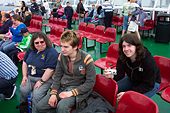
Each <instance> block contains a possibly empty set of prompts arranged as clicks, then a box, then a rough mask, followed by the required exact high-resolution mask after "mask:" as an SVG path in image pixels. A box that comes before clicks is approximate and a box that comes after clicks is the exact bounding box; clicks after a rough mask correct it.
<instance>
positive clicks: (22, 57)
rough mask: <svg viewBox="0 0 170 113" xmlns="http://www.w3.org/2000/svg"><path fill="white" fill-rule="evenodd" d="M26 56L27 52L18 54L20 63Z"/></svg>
mask: <svg viewBox="0 0 170 113" xmlns="http://www.w3.org/2000/svg"><path fill="white" fill-rule="evenodd" d="M24 55H25V52H19V53H18V54H17V57H18V59H19V61H22V60H23V59H24Z"/></svg>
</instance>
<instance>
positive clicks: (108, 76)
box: [104, 68, 114, 79]
mask: <svg viewBox="0 0 170 113" xmlns="http://www.w3.org/2000/svg"><path fill="white" fill-rule="evenodd" d="M104 76H105V77H106V78H111V79H113V78H114V75H113V74H112V73H111V72H110V68H105V70H104Z"/></svg>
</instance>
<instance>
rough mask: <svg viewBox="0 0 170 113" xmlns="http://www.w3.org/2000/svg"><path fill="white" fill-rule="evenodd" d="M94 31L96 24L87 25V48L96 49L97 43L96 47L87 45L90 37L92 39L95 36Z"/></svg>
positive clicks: (85, 34) (85, 35)
mask: <svg viewBox="0 0 170 113" xmlns="http://www.w3.org/2000/svg"><path fill="white" fill-rule="evenodd" d="M94 30H95V25H94V24H88V25H87V27H86V30H85V33H84V37H85V38H86V48H88V47H94V46H95V45H96V43H95V42H94V45H92V46H88V45H87V39H88V37H90V36H91V35H92V34H93V32H94Z"/></svg>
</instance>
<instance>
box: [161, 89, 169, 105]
mask: <svg viewBox="0 0 170 113" xmlns="http://www.w3.org/2000/svg"><path fill="white" fill-rule="evenodd" d="M161 97H162V98H163V99H164V100H165V101H167V102H169V103H170V87H167V88H166V89H164V90H163V91H162V94H161Z"/></svg>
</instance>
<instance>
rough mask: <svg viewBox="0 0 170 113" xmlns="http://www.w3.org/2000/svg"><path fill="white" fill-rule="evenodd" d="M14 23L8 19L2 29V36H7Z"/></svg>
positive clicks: (0, 29)
mask: <svg viewBox="0 0 170 113" xmlns="http://www.w3.org/2000/svg"><path fill="white" fill-rule="evenodd" d="M12 24H13V22H12V21H11V20H10V19H8V20H7V21H6V22H4V23H3V25H2V26H1V27H0V34H6V33H7V32H8V31H9V27H11V26H12Z"/></svg>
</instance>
